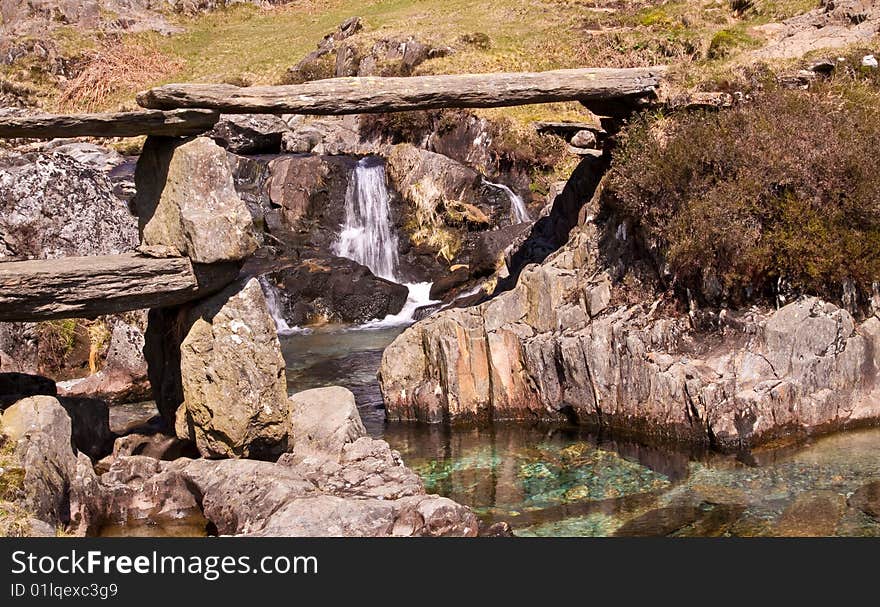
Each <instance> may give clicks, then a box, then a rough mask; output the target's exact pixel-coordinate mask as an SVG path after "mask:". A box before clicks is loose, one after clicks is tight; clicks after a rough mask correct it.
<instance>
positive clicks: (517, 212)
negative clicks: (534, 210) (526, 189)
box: [483, 177, 531, 223]
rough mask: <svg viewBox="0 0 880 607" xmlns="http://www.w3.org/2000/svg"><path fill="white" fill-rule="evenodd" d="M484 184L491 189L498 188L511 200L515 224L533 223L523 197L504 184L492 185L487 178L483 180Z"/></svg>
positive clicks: (511, 212) (511, 213) (511, 211)
mask: <svg viewBox="0 0 880 607" xmlns="http://www.w3.org/2000/svg"><path fill="white" fill-rule="evenodd" d="M483 183H484V184H486V185H487V186H489V187H492V188H497V189H499V190H501V191H502V192H504V193H505V194H507V197H508V198H509V199H510V215H511V217H512V218H513V221H514V222H515V223H525V222H527V221H531V217H529V211H528V209H527V208H526V202H525V201H524V200H523V199H522V196H520V195H519V194H517V193H516V192H514V191H513V190H511V189H510V188H509V187H507V186H506V185H504V184H503V183H492V182H491V181H489V180H488V179H486V178H485V177H484V178H483Z"/></svg>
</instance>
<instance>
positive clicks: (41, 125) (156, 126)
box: [0, 109, 220, 139]
mask: <svg viewBox="0 0 880 607" xmlns="http://www.w3.org/2000/svg"><path fill="white" fill-rule="evenodd" d="M219 118H220V114H219V112H216V111H214V110H206V109H182V110H172V111H159V110H140V111H137V112H116V113H106V114H34V115H25V116H4V117H0V137H4V138H33V139H51V138H55V137H137V136H138V135H159V136H187V135H197V134H199V133H204V132H205V131H209V130H211V128H212V127H213V126H214V124H215V123H216V122H217V120H218V119H219Z"/></svg>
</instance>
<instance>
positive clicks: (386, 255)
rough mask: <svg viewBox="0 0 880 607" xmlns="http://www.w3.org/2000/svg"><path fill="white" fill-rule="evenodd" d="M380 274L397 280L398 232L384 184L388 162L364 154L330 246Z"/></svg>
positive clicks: (349, 189)
mask: <svg viewBox="0 0 880 607" xmlns="http://www.w3.org/2000/svg"><path fill="white" fill-rule="evenodd" d="M331 248H332V251H333V252H334V253H335V254H336V255H339V256H340V257H346V258H348V259H353V260H354V261H356V262H358V263H359V264H361V265H363V266H367V267H368V268H370V271H371V272H372V273H373V274H375V275H376V276H378V277H380V278H384V279H386V280H392V281H395V282H397V235H396V234H395V233H394V230H393V226H392V225H391V205H390V204H389V197H388V189H387V187H386V186H385V166H384V165H383V164H382V162H381V161H380V160H378V159H377V158H371V157H369V156H368V157H366V158H362V159H361V160H360V161H359V162H358V163H357V166H356V167H355V169H354V172H353V174H352V176H351V179H350V180H349V182H348V188H347V189H346V191H345V224H343V226H342V232H340V234H339V240H337V241H336V242H335V243H334V244H333V246H332V247H331Z"/></svg>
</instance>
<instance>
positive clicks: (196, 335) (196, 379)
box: [176, 279, 292, 458]
mask: <svg viewBox="0 0 880 607" xmlns="http://www.w3.org/2000/svg"><path fill="white" fill-rule="evenodd" d="M188 314H189V317H190V318H192V319H194V322H193V323H192V326H191V327H190V329H189V331H188V332H187V334H186V337H184V339H183V341H182V342H181V344H180V376H181V388H182V395H183V403H182V404H181V406H180V409H179V410H178V411H177V424H176V429H177V434H178V436H179V437H180V438H190V439H192V440H194V441H195V443H196V446H197V447H198V449H199V452H200V453H201V454H202V455H203V456H205V457H258V458H267V457H272V456H273V455H274V456H277V455H279V454H280V453H282V452H284V451H285V450H286V449H287V447H288V441H290V443H292V437H290V438H289V437H288V415H289V414H288V411H289V407H288V402H287V381H286V379H285V374H284V373H285V369H286V365H285V363H284V358H283V357H282V356H281V345H280V344H279V342H278V335H277V333H276V330H275V323H274V321H273V320H272V317H271V316H270V315H269V310H268V308H267V306H266V299H265V297H264V296H263V290H262V288H261V287H260V284H259V282H258V281H257V280H256V279H251V280H250V281H248V283H247V284H246V285H245V286H244V287H243V288H240V290H239V291H238V292H234V291H232V290H227V291H225V292H223V293H220V294H219V295H215V296H213V297H211V298H209V299H206V300H204V301H202V302H199V303H198V304H196V306H195V308H193V309H192V310H190V311H189V312H188Z"/></svg>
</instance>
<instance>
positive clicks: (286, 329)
mask: <svg viewBox="0 0 880 607" xmlns="http://www.w3.org/2000/svg"><path fill="white" fill-rule="evenodd" d="M259 280H260V286H261V287H262V288H263V296H264V297H265V298H266V307H267V308H269V315H270V316H271V317H272V320H274V321H275V330H276V331H277V332H278V334H279V335H293V334H294V333H311V330H310V329H302V328H300V327H291V326H290V325H289V324H287V321H286V320H285V319H284V315H283V314H282V312H281V304H280V303H279V301H278V287H276V286H275V285H273V284H272V283H271V282H269V280H268V279H267V278H266V277H265V276H260V279H259Z"/></svg>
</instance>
